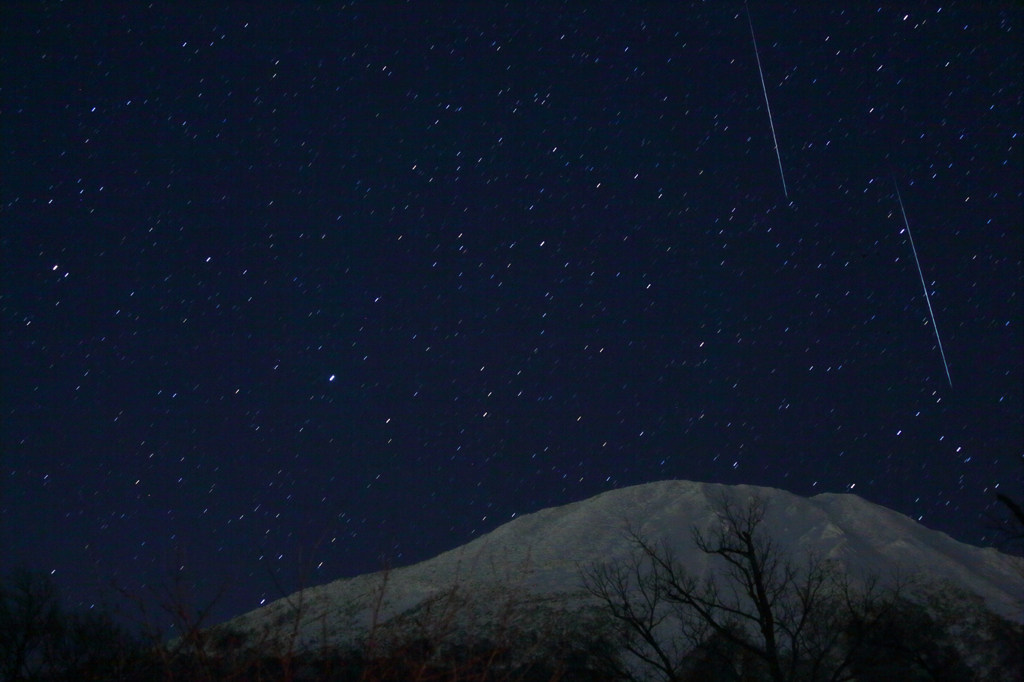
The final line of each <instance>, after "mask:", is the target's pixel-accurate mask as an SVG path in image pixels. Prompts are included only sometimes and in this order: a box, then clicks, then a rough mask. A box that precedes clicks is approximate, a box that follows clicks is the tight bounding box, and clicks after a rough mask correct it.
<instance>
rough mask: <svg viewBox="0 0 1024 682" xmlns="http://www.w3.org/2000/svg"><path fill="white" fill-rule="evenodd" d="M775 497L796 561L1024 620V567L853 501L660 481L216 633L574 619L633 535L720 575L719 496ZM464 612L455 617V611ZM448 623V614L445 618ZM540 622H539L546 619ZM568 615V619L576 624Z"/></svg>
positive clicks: (346, 637)
mask: <svg viewBox="0 0 1024 682" xmlns="http://www.w3.org/2000/svg"><path fill="white" fill-rule="evenodd" d="M755 495H756V496H760V497H761V498H763V499H764V500H766V501H767V505H768V507H767V514H766V517H765V519H764V522H763V524H762V529H763V530H764V532H766V533H767V534H768V535H770V536H771V537H772V538H773V540H774V541H775V542H777V543H778V545H779V546H780V547H781V548H783V549H784V550H785V551H787V552H789V553H791V554H792V555H793V556H794V558H796V559H797V561H798V562H799V560H800V558H801V556H802V555H805V554H806V553H808V552H814V553H816V554H817V555H818V556H822V557H825V558H829V559H835V560H837V561H839V562H840V563H841V564H842V565H844V566H845V567H846V568H847V571H848V573H849V574H850V575H851V576H852V577H853V578H854V579H855V580H856V579H858V578H864V577H867V576H869V575H877V576H880V577H881V578H882V579H883V580H884V579H885V578H887V577H888V576H892V575H893V574H894V572H895V571H897V570H898V571H899V573H900V574H901V575H902V576H904V577H907V576H911V575H913V576H916V577H918V578H920V579H923V580H925V581H927V582H929V583H931V584H947V585H949V584H952V585H954V586H957V587H959V588H961V589H962V590H964V591H966V592H969V593H973V594H974V595H978V596H979V597H980V598H981V599H983V600H984V603H985V605H986V606H987V607H988V608H989V609H991V610H992V611H994V612H995V613H998V614H999V615H1001V616H1003V617H1006V618H1009V619H1011V620H1016V621H1018V622H1020V621H1024V613H1022V603H1024V601H1022V600H1024V560H1022V559H1020V558H1017V557H1013V556H1009V555H1006V554H1003V553H1001V552H999V551H997V550H995V549H991V548H980V547H974V546H972V545H967V544H964V543H961V542H957V541H956V540H953V539H952V538H950V537H949V536H948V535H946V534H944V533H941V532H938V531H934V530H929V529H928V528H926V527H924V526H923V525H921V524H920V523H918V522H916V521H914V520H913V519H910V518H908V517H906V516H904V515H902V514H899V513H897V512H895V511H892V510H891V509H887V508H885V507H882V506H879V505H876V504H872V503H870V502H867V501H866V500H864V499H862V498H860V497H857V496H856V495H844V494H833V493H825V494H821V495H816V496H814V497H811V498H804V497H799V496H797V495H793V494H791V493H788V492H785V491H783V490H777V489H774V488H762V487H756V486H747V485H739V486H725V485H716V484H708V483H695V482H691V481H661V482H657V483H650V484H646V485H638V486H633V487H629V488H622V489H619V490H613V491H610V492H606V493H603V494H601V495H597V496H595V497H593V498H590V499H588V500H584V501H582V502H576V503H574V504H568V505H565V506H562V507H553V508H550V509H544V510H541V511H539V512H536V513H534V514H528V515H525V516H521V517H517V518H515V519H514V520H512V521H509V522H508V523H506V524H505V525H503V526H501V527H499V528H497V529H496V530H494V531H492V532H491V533H488V534H487V535H484V536H482V537H480V538H478V539H476V540H474V541H472V542H470V543H468V544H466V545H464V546H462V547H459V548H457V549H454V550H451V551H449V552H445V553H443V554H441V555H439V556H437V557H434V558H433V559H430V560H427V561H423V562H421V563H418V564H415V565H412V566H407V567H404V568H397V569H394V570H391V571H388V572H380V573H374V574H368V575H363V576H358V577H355V578H350V579H343V580H337V581H334V582H332V583H328V584H326V585H320V586H316V587H310V588H307V589H305V590H304V591H303V592H302V593H301V594H295V595H291V596H290V597H288V598H287V599H281V600H278V601H276V602H273V603H271V604H269V605H267V606H265V607H262V608H259V609H257V610H255V611H252V612H250V613H247V614H244V615H242V616H240V617H238V618H235V619H233V620H232V621H229V622H228V623H225V624H223V625H222V626H218V628H215V630H217V629H221V628H223V629H225V631H227V630H230V631H234V632H247V633H250V634H254V633H263V635H262V636H264V637H265V636H267V633H275V632H276V631H281V630H284V629H288V630H291V628H292V625H293V624H294V623H295V616H296V615H298V616H299V628H298V629H297V630H295V631H294V632H295V635H296V637H297V640H298V641H299V642H300V646H303V647H315V646H323V645H329V644H343V643H345V642H350V641H356V640H358V639H359V638H360V637H365V635H366V633H367V632H368V631H369V630H370V629H371V628H372V627H387V626H388V625H389V624H394V623H399V622H403V621H405V622H412V621H416V619H417V618H419V621H417V622H421V623H422V622H425V620H427V618H426V616H427V615H430V617H431V618H433V620H434V621H435V622H441V621H444V619H445V618H448V621H447V622H448V626H451V624H452V623H453V622H454V621H455V620H459V621H460V623H461V625H462V626H463V627H465V626H467V625H468V624H470V622H471V621H472V624H473V625H472V626H473V627H474V629H476V630H477V631H483V630H486V629H487V628H488V627H492V626H493V624H494V623H495V622H496V621H499V620H502V619H503V618H504V619H506V620H507V618H508V614H509V613H511V609H512V606H513V605H514V604H515V605H518V606H522V605H523V604H532V605H534V607H535V610H534V614H535V615H536V614H538V613H542V614H543V615H544V617H547V618H549V619H550V617H551V616H552V614H556V612H557V613H560V614H562V616H563V617H564V616H565V614H573V613H575V614H576V616H574V617H573V618H574V619H575V621H576V622H577V623H583V622H584V621H585V618H584V617H583V615H581V614H582V613H583V611H581V609H585V608H588V607H587V604H588V603H589V604H590V607H589V608H593V603H592V602H588V600H589V598H588V597H587V595H586V594H585V593H584V592H583V590H582V589H581V587H582V583H581V577H580V570H581V568H585V567H587V566H592V565H594V564H595V563H597V562H609V561H625V560H627V559H628V557H629V556H630V554H631V553H632V552H633V551H634V550H635V546H634V544H633V543H632V542H631V540H630V538H629V536H628V533H627V530H628V529H632V530H634V531H639V532H641V533H642V534H643V535H644V536H645V537H647V538H649V539H651V540H656V541H661V542H664V543H665V545H666V546H668V547H671V548H672V550H673V551H674V552H675V554H676V556H677V558H678V559H679V560H680V561H681V562H682V563H683V564H684V565H685V566H686V568H687V570H689V571H690V572H691V573H694V574H699V575H704V574H706V572H707V571H709V570H714V565H713V564H712V563H709V559H708V556H707V555H706V554H704V553H702V552H699V551H697V550H696V549H694V547H693V544H692V535H691V530H692V529H693V528H697V529H700V530H702V531H704V532H707V531H709V530H711V529H713V528H714V527H715V524H717V523H719V521H718V517H717V516H716V514H715V511H714V505H715V502H716V501H717V500H721V499H723V496H724V498H725V499H729V500H732V501H734V502H735V503H736V504H738V505H743V504H745V503H746V501H747V500H749V499H750V498H751V497H752V496H755ZM456 604H457V605H458V607H457V610H458V611H459V613H458V614H455V610H456V606H455V605H456ZM445 614H448V615H445ZM538 617H540V616H538ZM573 618H570V620H573Z"/></svg>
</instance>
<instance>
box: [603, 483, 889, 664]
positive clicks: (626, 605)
mask: <svg viewBox="0 0 1024 682" xmlns="http://www.w3.org/2000/svg"><path fill="white" fill-rule="evenodd" d="M714 511H715V514H716V516H717V521H718V524H717V527H716V528H715V529H713V530H712V531H710V532H703V531H701V530H699V529H697V528H693V529H692V531H691V538H692V541H693V544H694V546H695V547H696V549H697V550H698V551H700V552H702V553H704V554H705V555H708V556H709V557H712V558H714V559H717V562H716V563H717V564H718V566H717V570H713V571H712V572H711V573H712V575H709V576H707V577H705V578H704V579H698V578H697V577H695V576H693V575H690V574H689V573H688V572H687V571H686V569H685V568H684V567H683V565H682V564H681V563H680V562H679V561H678V560H677V559H676V558H675V556H674V555H673V553H672V551H671V549H670V547H669V546H667V545H666V544H665V543H663V542H655V541H652V540H650V539H649V538H647V537H645V536H644V535H643V534H642V533H640V532H639V531H638V530H635V529H630V530H629V531H628V534H629V537H630V540H631V541H632V543H633V545H634V547H635V548H636V551H635V552H634V554H633V556H632V557H631V558H630V559H629V561H627V562H626V563H622V564H612V565H595V566H591V567H590V568H589V569H587V570H585V571H584V572H583V581H584V586H585V587H586V589H587V590H588V591H589V592H590V593H591V594H592V595H593V596H595V597H597V598H598V599H599V600H600V601H601V602H603V604H604V605H605V607H606V608H607V611H608V613H609V614H610V615H611V616H612V618H613V619H614V620H615V621H617V622H618V623H619V624H620V628H619V633H620V642H619V643H620V645H621V646H622V648H623V649H624V650H625V651H626V652H628V654H630V655H631V656H632V657H633V658H634V659H636V660H637V661H639V663H640V668H641V669H646V670H653V671H654V672H655V673H656V674H657V676H658V677H660V678H661V679H663V680H666V682H675V681H676V680H686V679H693V678H694V676H695V675H698V668H700V669H703V670H706V669H707V667H708V666H709V665H710V664H711V662H712V659H714V660H715V661H717V663H716V665H717V666H718V667H719V668H722V667H723V666H724V668H727V670H722V672H721V674H722V675H726V676H729V677H733V678H734V679H747V678H748V677H749V676H751V675H753V676H757V677H767V678H768V679H771V680H772V681H773V682H791V681H795V680H814V681H817V680H822V681H828V682H841V681H842V680H848V679H852V672H851V662H852V660H853V658H854V656H855V653H856V651H857V649H858V647H859V646H860V640H859V638H858V636H852V635H851V633H859V632H862V631H868V630H870V628H867V629H866V630H856V631H852V630H850V629H849V628H847V627H846V625H847V623H848V621H849V619H850V618H851V617H852V615H853V614H857V617H858V618H859V621H858V622H861V623H866V624H867V625H870V623H871V622H874V621H876V620H877V619H879V618H882V617H884V615H885V614H886V613H887V610H888V606H887V605H888V604H891V603H893V597H894V596H895V595H898V592H899V589H900V586H899V581H897V583H896V585H895V586H894V587H891V588H888V589H887V590H882V589H881V588H880V587H879V583H878V581H877V580H869V581H867V585H866V587H865V589H863V590H855V589H854V588H853V587H852V585H851V584H850V582H849V580H848V579H847V576H846V574H845V573H844V572H843V571H842V570H840V568H839V566H837V565H836V564H835V563H834V562H832V561H828V560H825V559H823V558H821V557H819V556H816V555H813V554H812V555H809V556H808V557H807V558H806V560H805V561H803V562H797V561H796V560H794V559H793V557H792V556H791V555H790V554H788V553H787V552H785V551H784V550H783V549H781V548H780V547H779V545H778V544H777V543H776V542H775V540H773V538H772V537H771V536H770V535H769V534H768V533H766V532H765V530H764V528H763V524H764V519H765V514H766V511H767V502H766V500H764V499H763V498H760V497H753V498H751V499H750V500H749V501H748V502H747V503H746V504H745V505H743V506H737V505H736V504H735V503H733V502H732V501H731V500H730V499H729V498H728V497H725V496H722V497H720V498H719V499H717V500H716V501H715V503H714ZM619 673H620V674H621V675H623V676H625V677H628V678H632V679H638V678H639V677H642V675H637V674H634V673H632V672H631V671H630V670H629V669H628V666H623V665H620V670H619ZM702 674H705V673H702Z"/></svg>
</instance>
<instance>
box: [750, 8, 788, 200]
mask: <svg viewBox="0 0 1024 682" xmlns="http://www.w3.org/2000/svg"><path fill="white" fill-rule="evenodd" d="M743 7H744V8H746V10H747V23H748V24H749V25H750V40H751V42H753V43H754V58H755V59H757V73H758V74H759V75H760V76H761V90H762V91H763V92H764V106H765V108H767V109H768V125H769V126H771V129H772V141H773V142H774V143H775V158H776V159H778V160H779V177H781V178H782V193H783V194H785V195H786V198H787V199H788V198H789V191H788V190H786V174H785V173H783V172H782V155H781V154H780V153H779V140H778V138H776V137H775V123H774V122H773V121H772V105H771V104H769V103H768V88H767V87H766V86H765V84H764V71H762V70H761V55H759V54H758V53H757V38H755V37H754V22H753V21H752V20H751V19H750V6H749V5H748V4H747V3H746V2H745V1H744V3H743Z"/></svg>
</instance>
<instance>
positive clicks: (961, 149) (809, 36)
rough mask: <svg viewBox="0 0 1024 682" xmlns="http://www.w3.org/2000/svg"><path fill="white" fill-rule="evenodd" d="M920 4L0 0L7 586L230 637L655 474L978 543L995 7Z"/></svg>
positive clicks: (1006, 261) (1003, 227)
mask: <svg viewBox="0 0 1024 682" xmlns="http://www.w3.org/2000/svg"><path fill="white" fill-rule="evenodd" d="M940 5H941V3H940V4H936V3H920V2H908V3H902V4H898V3H897V4H895V5H891V4H886V5H885V6H882V7H879V6H876V5H868V4H865V3H863V2H848V1H843V0H839V1H838V2H834V3H820V2H777V3H762V2H753V1H751V3H750V8H749V9H750V23H748V19H747V15H746V13H745V12H744V7H743V5H742V4H740V3H736V2H733V3H710V2H708V3H686V2H670V3H668V2H667V3H646V4H643V3H601V4H597V3H580V4H573V3H570V4H565V5H562V4H558V5H556V4H554V3H547V2H541V3H525V2H524V3H509V4H492V3H461V4H443V3H424V2H411V3H406V4H384V3H360V2H356V3H353V4H348V5H343V4H340V3H325V4H324V5H323V6H319V7H318V6H315V5H313V4H311V3H299V4H298V6H297V7H288V8H286V9H269V8H268V6H266V5H259V6H256V5H236V6H220V7H218V8H207V9H203V10H201V11H200V10H197V9H195V8H185V7H183V6H166V5H159V4H157V5H148V6H147V5H143V4H133V5H123V6H117V7H116V8H115V6H113V5H110V6H106V7H104V6H101V5H98V4H95V3H86V4H71V3H69V4H63V3H49V2H47V3H21V4H14V3H9V4H5V5H4V8H3V17H2V22H0V23H2V27H3V28H2V31H3V34H2V64H0V66H2V92H0V95H2V113H0V126H2V140H3V144H2V167H0V173H2V213H0V216H2V237H0V238H2V254H0V255H2V273H0V282H2V292H0V294H2V295H0V309H2V314H3V316H2V324H3V327H2V357H0V361H2V373H3V381H2V454H0V457H2V459H0V474H2V479H0V480H2V483H0V486H2V487H0V491H2V498H0V507H2V523H0V543H2V545H0V549H2V551H0V561H2V565H0V568H3V569H4V570H9V569H10V568H11V567H12V566H14V565H19V564H20V565H26V566H29V567H31V568H34V569H36V570H42V571H46V572H47V573H51V574H52V575H53V577H54V579H55V580H56V581H57V584H58V585H59V586H60V587H61V589H62V590H63V593H64V595H65V597H66V599H67V600H68V601H69V602H70V603H72V604H73V605H74V604H80V605H91V604H94V603H98V601H99V600H101V595H102V594H107V593H109V588H107V587H105V586H109V585H110V584H111V583H114V584H116V585H118V586H121V587H124V588H126V589H129V590H145V589H146V588H145V587H144V586H152V585H157V584H162V581H163V582H164V583H165V582H166V581H167V580H168V576H170V575H173V574H176V573H181V574H182V575H186V576H188V577H187V578H186V582H187V583H188V585H189V586H190V589H192V590H193V592H194V595H195V599H196V602H197V605H199V602H204V601H205V600H206V599H208V598H210V597H211V596H212V595H213V594H214V593H216V592H217V591H218V590H219V589H220V588H222V587H223V588H225V590H226V591H225V593H224V595H223V597H222V598H221V599H220V601H218V602H217V604H216V605H215V607H214V608H213V610H212V618H213V620H219V619H223V618H227V617H229V616H231V615H234V614H237V613H240V612H243V611H245V610H249V609H251V608H255V607H256V606H258V605H259V604H260V603H262V602H263V600H268V601H269V600H271V599H274V598H277V597H279V596H281V595H282V592H281V590H284V591H286V592H290V591H292V590H294V589H297V588H298V587H299V586H300V585H301V584H303V583H305V584H312V583H322V582H326V581H329V580H334V579H337V578H340V577H346V576H351V575H355V574H358V573H362V572H366V571H371V570H376V569H378V568H379V567H380V566H381V565H382V563H383V562H387V563H389V564H391V565H396V566H399V565H406V564H409V563H413V562H416V561H420V560H423V559H427V558H430V557H431V556H434V555H436V554H437V553H439V552H441V551H444V550H448V549H451V548H454V547H456V546H459V545H461V544H464V543H466V542H468V541H470V540H472V539H474V538H476V537H479V536H480V535H481V534H482V533H486V532H488V531H490V530H493V529H494V528H496V527H497V526H499V525H501V524H503V523H505V522H507V521H509V520H510V519H512V518H513V517H515V516H517V515H521V514H525V513H530V512H534V511H537V510H539V509H542V508H545V507H549V506H553V505H562V504H566V503H570V502H574V501H579V500H583V499H586V498H588V497H591V496H593V495H596V494H598V493H601V492H603V491H607V490H610V489H613V488H618V487H622V486H627V485H634V484H640V483H646V482H650V481H656V480H661V479H666V478H683V479H691V480H698V481H710V482H719V483H729V484H733V483H750V484H756V485H765V486H775V487H779V488H784V489H786V490H789V491H792V492H794V493H797V494H800V495H813V494H817V493H821V492H854V493H856V494H859V495H861V496H863V497H865V498H866V499H868V500H871V501H873V502H877V503H879V504H883V505H886V506H888V507H891V508H893V509H896V510H898V511H900V512H902V513H905V514H908V515H910V516H912V517H914V518H916V519H920V520H921V521H922V522H923V523H924V524H925V525H926V526H928V527H930V528H935V529H939V530H942V531H945V532H947V533H949V534H951V535H952V536H953V537H955V538H957V539H959V540H963V541H967V542H972V543H976V544H988V543H991V541H992V533H991V531H990V530H989V529H988V528H986V526H985V517H986V514H990V513H993V512H994V511H995V510H996V507H995V500H994V493H995V492H996V491H997V486H998V490H999V491H1007V492H1010V493H1012V494H1014V495H1016V494H1017V492H1018V491H1019V489H1020V475H1021V471H1020V462H1019V461H1017V460H1019V457H1020V453H1021V451H1022V447H1024V435H1022V426H1021V412H1022V388H1021V387H1022V357H1024V353H1022V343H1021V341H1022V338H1021V305H1020V300H1021V297H1020V292H1021V272H1022V269H1021V251H1022V244H1021V224H1022V209H1021V207H1022V201H1021V194H1022V156H1021V142H1022V140H1021V135H1022V132H1024V126H1022V121H1021V108H1020V106H1021V93H1022V82H1021V43H1020V31H1021V23H1022V22H1021V8H1020V6H1019V5H1017V4H1016V3H1010V2H1006V3H949V4H948V5H941V6H940ZM751 25H752V26H753V29H754V31H755V35H756V39H757V49H758V53H759V57H760V62H761V69H762V70H763V82H764V86H763V89H762V81H761V75H760V73H759V68H758V63H757V56H756V55H755V50H754V44H753V42H752V40H751ZM766 94H767V99H768V102H769V103H770V111H771V120H769V113H768V109H767V108H766V102H765V95H766ZM772 126H773V127H774V133H775V137H776V138H777V141H778V152H779V153H778V157H777V156H776V146H775V141H774V140H773V133H772ZM780 163H781V167H782V173H784V176H783V175H782V174H780ZM783 177H784V181H785V191H784V187H783ZM897 186H898V187H899V191H900V194H901V196H902V200H903V204H904V206H905V209H906V218H907V220H908V222H909V224H910V226H911V230H912V236H913V240H914V247H916V251H917V255H918V256H919V259H920V268H921V274H920V275H919V273H918V269H917V265H916V264H915V261H914V251H913V249H912V246H911V242H910V240H909V239H908V235H907V233H906V230H905V226H904V221H903V215H902V213H901V212H900V204H899V201H898V198H897V195H896V187H897ZM922 276H923V278H924V280H925V282H926V283H927V290H928V294H929V296H930V303H931V306H932V309H933V312H934V318H935V322H936V323H937V326H938V329H939V332H940V338H941V342H942V347H943V351H944V353H945V359H946V362H947V363H948V369H949V377H950V379H951V381H952V386H950V383H949V380H948V379H947V375H946V370H945V368H944V363H943V357H942V354H941V353H940V350H939V345H938V342H937V339H936V335H935V331H934V328H935V325H933V323H932V319H931V316H930V314H929V309H928V301H926V299H925V296H924V290H923V288H922V281H921V277H922ZM182 567H184V568H182ZM104 590H106V592H104Z"/></svg>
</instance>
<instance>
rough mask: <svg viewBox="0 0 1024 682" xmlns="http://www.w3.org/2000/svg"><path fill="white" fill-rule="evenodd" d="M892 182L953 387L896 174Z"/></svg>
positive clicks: (936, 337)
mask: <svg viewBox="0 0 1024 682" xmlns="http://www.w3.org/2000/svg"><path fill="white" fill-rule="evenodd" d="M892 184H893V187H895V188H896V198H897V199H898V200H899V202H900V213H902V214H903V224H904V225H905V226H906V228H907V236H908V237H910V249H911V250H912V251H913V252H914V262H915V263H917V274H918V275H919V276H920V277H921V286H922V287H923V288H924V300H925V302H926V303H927V304H928V314H929V315H931V318H932V329H934V330H935V340H936V341H938V342H939V353H940V354H941V355H942V366H943V367H945V368H946V379H947V380H948V381H949V387H950V388H953V379H952V378H951V377H950V376H949V365H948V364H946V352H945V351H944V350H942V339H940V338H939V326H938V325H937V324H935V311H933V310H932V301H931V299H930V298H929V297H928V285H927V284H925V283H924V273H923V272H922V271H921V261H920V260H919V259H918V257H917V247H916V246H914V235H912V234H910V221H908V220H907V210H906V209H905V208H903V197H902V196H900V186H899V184H898V183H897V182H896V174H895V173H893V175H892Z"/></svg>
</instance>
